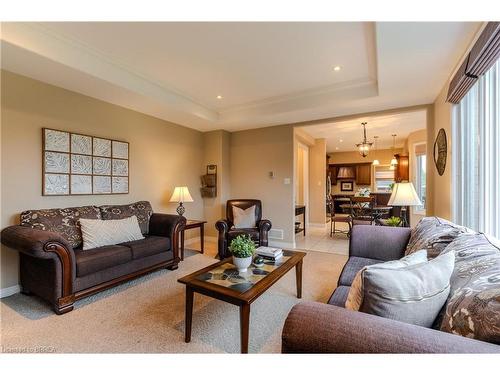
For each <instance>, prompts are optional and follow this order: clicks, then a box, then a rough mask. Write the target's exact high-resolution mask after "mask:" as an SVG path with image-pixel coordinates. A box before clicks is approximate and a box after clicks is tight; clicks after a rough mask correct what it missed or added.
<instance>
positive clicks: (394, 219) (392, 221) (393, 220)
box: [386, 216, 401, 227]
mask: <svg viewBox="0 0 500 375" xmlns="http://www.w3.org/2000/svg"><path fill="white" fill-rule="evenodd" d="M386 223H387V225H389V226H391V227H399V226H400V225H401V219H400V218H399V217H396V216H391V217H390V218H389V219H387V221H386Z"/></svg>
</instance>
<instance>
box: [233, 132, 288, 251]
mask: <svg viewBox="0 0 500 375" xmlns="http://www.w3.org/2000/svg"><path fill="white" fill-rule="evenodd" d="M230 169H231V177H230V178H231V197H232V198H257V199H261V200H262V205H263V216H264V217H265V218H267V219H270V220H271V221H272V224H273V229H277V230H283V240H281V241H284V242H288V243H292V242H293V239H294V232H293V221H294V212H295V211H294V206H293V202H294V197H293V190H294V185H293V184H294V180H293V175H294V132H293V127H292V126H291V125H282V126H274V127H269V128H261V129H252V130H243V131H238V132H234V133H232V134H231V167H230ZM271 171H272V172H274V178H271V177H270V176H269V172H271ZM285 179H289V180H288V183H287V184H286V183H285Z"/></svg>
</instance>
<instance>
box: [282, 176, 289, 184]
mask: <svg viewBox="0 0 500 375" xmlns="http://www.w3.org/2000/svg"><path fill="white" fill-rule="evenodd" d="M283 183H284V184H285V185H290V179H289V178H288V177H287V178H285V179H283Z"/></svg>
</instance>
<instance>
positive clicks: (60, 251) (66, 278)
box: [1, 225, 76, 314]
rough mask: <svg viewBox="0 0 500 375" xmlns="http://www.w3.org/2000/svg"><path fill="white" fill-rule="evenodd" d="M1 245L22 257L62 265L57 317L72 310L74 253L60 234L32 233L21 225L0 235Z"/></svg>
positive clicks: (74, 272)
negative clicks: (53, 261)
mask: <svg viewBox="0 0 500 375" xmlns="http://www.w3.org/2000/svg"><path fill="white" fill-rule="evenodd" d="M1 237H2V238H1V241H2V243H3V244H4V245H6V246H8V247H11V248H13V249H15V250H18V251H20V252H22V253H24V254H27V255H29V256H32V257H35V258H41V259H54V260H56V261H59V262H60V264H61V280H60V284H59V285H60V286H61V290H60V292H58V293H59V294H58V295H59V296H60V297H59V298H58V300H57V301H56V306H55V309H56V312H57V313H58V314H61V313H64V312H67V311H71V310H72V309H73V302H74V294H73V284H74V281H75V277H76V261H75V253H74V251H73V248H72V247H71V245H70V244H69V243H68V241H66V239H64V238H63V237H62V236H61V235H60V234H59V233H56V232H51V231H46V230H40V229H33V228H30V227H25V226H21V225H13V226H10V227H7V228H5V229H3V230H2V232H1Z"/></svg>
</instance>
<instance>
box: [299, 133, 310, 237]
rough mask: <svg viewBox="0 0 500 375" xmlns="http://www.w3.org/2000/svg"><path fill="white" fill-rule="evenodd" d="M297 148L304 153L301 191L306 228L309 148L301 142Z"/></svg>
mask: <svg viewBox="0 0 500 375" xmlns="http://www.w3.org/2000/svg"><path fill="white" fill-rule="evenodd" d="M298 148H300V149H302V150H303V152H304V158H303V166H302V170H303V171H304V176H303V177H304V178H303V184H304V186H302V189H303V191H304V196H303V199H304V205H305V206H306V219H305V221H306V222H305V226H306V228H307V226H308V225H309V147H308V146H306V145H305V144H303V143H301V142H298ZM297 177H298V176H297Z"/></svg>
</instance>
